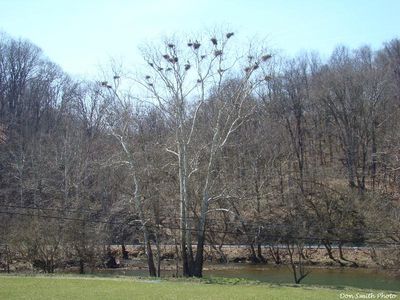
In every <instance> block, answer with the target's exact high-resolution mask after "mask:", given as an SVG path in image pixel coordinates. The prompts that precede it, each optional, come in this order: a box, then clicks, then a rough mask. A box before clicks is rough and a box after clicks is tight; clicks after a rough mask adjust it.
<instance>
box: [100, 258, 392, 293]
mask: <svg viewBox="0 0 400 300" xmlns="http://www.w3.org/2000/svg"><path fill="white" fill-rule="evenodd" d="M307 270H309V271H311V272H310V274H309V275H308V276H307V277H306V278H305V279H303V281H302V282H301V283H302V284H306V285H322V286H335V287H344V286H350V287H356V288H362V289H378V290H388V291H400V278H399V277H395V276H394V275H393V274H391V273H389V272H387V271H382V270H375V269H362V268H358V269H353V268H329V269H328V268H307ZM98 272H99V273H100V274H104V275H111V274H114V275H127V276H148V272H147V270H146V269H141V270H124V269H114V270H100V271H98ZM173 273H174V272H172V271H162V273H161V275H162V276H172V274H173ZM203 273H204V276H214V277H217V276H218V277H231V278H245V279H249V280H258V281H261V282H269V283H277V284H287V283H289V284H290V283H293V274H292V272H291V270H290V269H289V268H288V267H287V266H280V267H274V266H260V265H249V264H243V265H241V264H229V265H212V266H206V268H205V270H204V272H203Z"/></svg>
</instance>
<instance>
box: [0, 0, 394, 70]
mask: <svg viewBox="0 0 400 300" xmlns="http://www.w3.org/2000/svg"><path fill="white" fill-rule="evenodd" d="M399 12H400V0H275V1H270V0H247V1H242V0H231V1H226V0H221V1H218V0H214V1H212V0H169V1H163V0H146V1H135V0H130V1H129V0H0V31H2V32H5V33H6V34H9V35H11V36H12V37H16V38H19V37H21V38H26V39H29V40H30V41H31V42H33V43H34V44H36V45H37V46H39V47H40V48H42V50H43V51H44V53H45V54H46V55H47V56H48V57H49V58H50V59H51V60H52V61H53V62H55V63H57V64H58V65H60V66H61V67H62V68H63V69H64V70H65V71H67V72H68V73H70V74H71V75H76V76H93V75H94V74H96V73H98V72H99V69H100V66H104V65H106V64H107V63H109V61H110V59H116V60H118V61H124V62H125V63H126V65H127V66H129V67H132V68H134V67H135V65H136V64H138V63H139V61H140V62H141V56H140V51H139V46H140V45H143V44H144V43H148V42H152V41H155V40H161V39H162V38H163V37H165V36H170V35H173V34H175V35H182V36H185V35H189V34H190V33H193V32H204V31H206V30H212V29H215V28H228V29H230V30H232V31H234V32H235V38H236V37H237V38H239V39H241V40H243V42H246V41H248V40H250V39H253V40H254V39H256V40H262V41H264V42H265V43H266V44H267V45H269V46H270V47H271V48H273V49H276V50H279V51H280V52H281V53H283V54H284V55H287V56H294V55H296V54H299V53H301V52H304V51H318V52H319V53H321V54H322V56H326V57H327V56H328V55H329V53H330V52H331V51H332V50H333V49H334V47H335V46H337V45H346V46H349V47H351V48H356V47H359V46H363V45H370V46H371V47H373V48H374V49H377V48H379V47H380V46H381V45H382V43H384V42H387V41H389V40H391V39H393V38H400V31H399V29H400V17H399ZM125 67H126V66H125Z"/></svg>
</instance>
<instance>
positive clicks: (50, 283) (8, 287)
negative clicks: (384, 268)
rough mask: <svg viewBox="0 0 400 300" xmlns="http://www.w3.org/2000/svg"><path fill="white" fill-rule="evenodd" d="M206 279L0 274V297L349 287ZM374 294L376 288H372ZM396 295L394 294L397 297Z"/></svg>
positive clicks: (257, 295)
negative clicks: (296, 285) (221, 281)
mask: <svg viewBox="0 0 400 300" xmlns="http://www.w3.org/2000/svg"><path fill="white" fill-rule="evenodd" d="M213 282H215V281H214V280H212V279H206V280H176V281H170V280H150V279H149V280H144V279H141V280H140V279H133V278H128V277H126V278H100V277H60V276H51V277H39V276H34V277H30V276H0V299H18V300H20V299H32V300H33V299H38V300H39V299H40V300H46V299H68V300H70V299H72V300H78V299H85V300H91V299H96V300H99V299H110V300H114V299H132V300H139V299H157V300H158V299H185V300H187V299H229V300H234V299H240V300H241V299H279V300H282V299H318V300H321V299H340V294H341V293H346V294H353V295H356V293H363V294H366V293H367V292H366V291H365V290H364V291H360V290H352V289H345V290H343V289H341V290H339V289H333V288H317V287H302V286H299V287H294V286H279V285H267V284H257V283H246V282H237V281H233V282H223V283H218V284H216V283H213ZM374 293H375V294H377V293H378V292H376V291H374ZM398 297H399V295H397V297H396V298H398Z"/></svg>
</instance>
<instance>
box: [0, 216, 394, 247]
mask: <svg viewBox="0 0 400 300" xmlns="http://www.w3.org/2000/svg"><path fill="white" fill-rule="evenodd" d="M0 214H11V215H20V216H29V217H39V218H45V219H56V220H72V221H79V222H88V223H101V224H111V225H125V226H136V227H138V225H139V224H138V225H135V224H129V223H128V224H126V223H123V222H110V221H99V220H86V219H79V218H70V217H63V216H49V215H40V214H29V213H18V212H7V211H0ZM161 226H162V228H163V229H171V230H180V229H181V228H180V227H173V226H163V225H161ZM186 229H187V230H190V231H193V232H199V229H198V228H186ZM207 231H208V232H213V233H224V234H233V235H248V234H249V232H246V233H244V232H241V231H221V230H211V229H208V230H207ZM257 233H258V231H256V232H254V233H253V234H257ZM267 237H268V238H280V239H286V240H295V239H297V240H304V241H316V240H329V241H330V242H341V243H357V244H359V243H360V241H359V240H354V239H353V240H352V239H331V238H325V237H311V236H307V237H305V236H295V235H267ZM363 242H364V243H366V244H376V245H400V243H397V242H379V241H363Z"/></svg>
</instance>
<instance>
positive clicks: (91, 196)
mask: <svg viewBox="0 0 400 300" xmlns="http://www.w3.org/2000/svg"><path fill="white" fill-rule="evenodd" d="M243 48H244V47H243V45H237V44H235V36H234V34H233V33H227V34H219V35H216V36H210V37H208V38H203V39H200V38H198V39H197V40H196V39H194V38H192V39H187V40H179V39H171V40H168V41H166V42H165V43H161V44H158V45H155V46H154V45H151V46H147V47H144V48H143V49H142V50H143V57H144V61H145V63H146V64H147V68H145V70H143V73H142V74H140V75H135V76H132V75H125V74H127V72H123V71H122V70H118V71H117V70H116V69H115V68H112V71H110V73H109V75H104V79H103V81H100V82H97V81H94V80H93V81H91V80H89V79H88V80H87V81H77V80H75V79H73V78H71V77H70V76H68V75H67V74H65V73H64V72H63V71H62V70H61V69H60V68H59V67H58V66H57V65H55V64H54V63H52V62H51V61H49V59H48V58H47V57H46V56H45V55H44V54H43V52H42V51H41V50H40V49H39V48H38V47H37V46H35V45H33V44H32V43H30V42H28V41H25V40H21V39H18V40H17V39H13V38H10V37H8V36H6V35H2V36H1V39H0V220H1V222H0V224H1V225H0V229H1V231H0V242H1V245H2V251H1V253H2V254H1V255H2V256H1V260H2V262H3V263H4V264H6V265H7V266H8V265H9V262H11V261H13V259H16V258H18V259H19V260H22V261H26V262H30V263H32V264H36V265H40V266H41V267H42V268H43V270H45V271H46V272H53V271H54V268H55V267H62V266H67V265H69V264H77V265H79V267H80V270H81V272H84V270H85V268H86V267H87V266H89V267H92V268H94V267H96V265H97V264H98V261H99V260H101V259H102V257H101V256H102V255H106V254H107V253H108V252H109V251H110V245H115V244H118V245H121V246H122V247H123V249H125V246H126V245H130V244H133V243H137V242H139V243H141V244H143V245H144V248H145V252H146V256H147V258H148V259H147V263H148V267H149V272H150V275H152V276H159V275H160V264H161V256H162V254H161V246H162V245H165V244H168V245H175V246H174V247H175V249H176V255H177V256H178V257H179V258H180V259H181V262H182V270H183V274H184V275H185V276H202V269H203V262H204V260H205V259H206V257H205V252H204V249H205V248H204V246H205V245H206V244H208V245H210V246H211V247H212V248H214V250H215V253H217V255H218V256H219V259H220V260H221V261H224V260H226V257H225V255H224V253H223V251H222V245H224V244H240V245H248V247H249V253H250V258H251V260H252V261H253V262H267V260H268V259H269V257H271V259H273V260H274V261H275V263H279V262H280V261H279V248H276V246H277V245H280V246H281V245H285V246H286V247H287V250H288V253H289V254H290V258H291V260H292V262H293V260H296V258H295V257H297V256H295V255H292V254H294V253H300V254H303V252H302V251H303V249H304V247H306V246H307V245H311V244H319V245H323V246H324V247H325V249H326V251H327V254H328V255H329V257H330V258H331V259H332V260H333V261H334V262H336V263H337V264H339V265H348V264H353V265H355V264H356V263H355V262H351V261H349V260H348V259H347V258H346V257H345V256H344V255H343V252H342V248H341V247H342V246H344V245H365V246H368V247H370V249H371V254H372V255H373V257H374V259H375V260H376V261H377V262H378V263H380V264H382V265H385V266H388V265H390V264H398V261H396V259H392V260H389V261H388V260H387V256H386V255H385V251H394V250H396V249H397V251H398V247H399V243H400V226H399V225H400V222H399V221H400V217H399V216H400V214H399V212H400V202H399V191H400V182H399V175H400V162H399V151H400V135H399V133H400V128H399V127H400V122H399V121H398V120H399V117H400V110H399V105H400V41H399V40H396V39H395V40H392V41H390V42H388V43H386V44H385V45H384V46H383V47H382V48H381V49H379V50H377V51H374V50H372V49H371V48H369V47H361V48H359V49H355V50H351V49H348V48H346V47H337V48H336V49H335V50H334V51H333V53H332V55H331V57H330V58H329V59H328V60H326V61H323V60H321V59H320V58H319V57H318V55H315V54H313V55H311V54H310V55H308V54H307V55H302V56H298V57H296V58H293V59H287V58H282V57H279V55H278V54H272V53H270V52H268V51H266V50H265V49H263V48H262V47H260V49H257V50H256V49H255V47H254V45H253V47H249V49H248V50H247V51H243V52H242V53H241V54H238V49H243ZM263 245H268V246H269V251H270V252H269V253H268V256H267V253H266V252H265V251H264V248H263V247H262V246H263ZM377 245H379V248H380V250H379V251H378V250H377V249H376V246H377ZM333 246H339V250H340V251H339V253H340V255H339V256H337V255H336V256H335V255H334V253H333V252H332V247H333ZM302 257H303V258H304V255H299V259H297V260H296V264H301V258H302ZM393 257H394V256H393ZM294 264H295V263H294V262H293V265H294ZM299 270H300V271H301V272H300V273H299V274H296V268H294V272H295V275H296V281H297V280H301V278H302V276H305V273H304V272H303V270H302V268H299Z"/></svg>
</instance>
